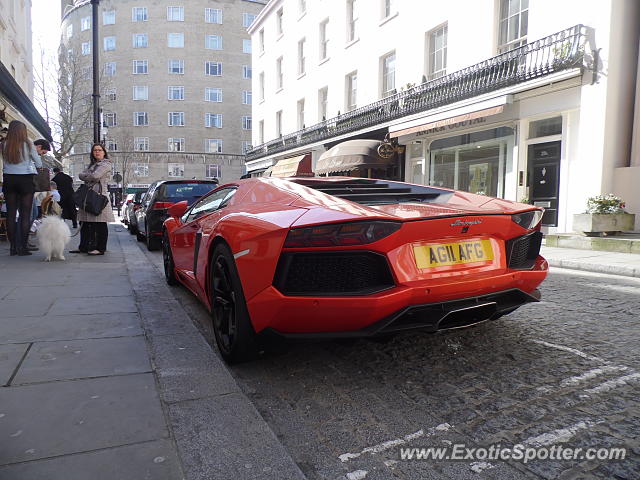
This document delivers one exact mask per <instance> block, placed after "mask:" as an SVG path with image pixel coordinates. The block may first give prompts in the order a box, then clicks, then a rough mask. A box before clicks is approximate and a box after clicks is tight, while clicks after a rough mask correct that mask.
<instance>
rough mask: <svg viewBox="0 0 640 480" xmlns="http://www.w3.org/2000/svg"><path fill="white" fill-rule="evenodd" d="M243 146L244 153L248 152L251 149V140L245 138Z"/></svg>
mask: <svg viewBox="0 0 640 480" xmlns="http://www.w3.org/2000/svg"><path fill="white" fill-rule="evenodd" d="M241 148H242V153H243V154H245V153H247V152H248V151H249V150H251V142H249V141H248V140H243V141H242V144H241Z"/></svg>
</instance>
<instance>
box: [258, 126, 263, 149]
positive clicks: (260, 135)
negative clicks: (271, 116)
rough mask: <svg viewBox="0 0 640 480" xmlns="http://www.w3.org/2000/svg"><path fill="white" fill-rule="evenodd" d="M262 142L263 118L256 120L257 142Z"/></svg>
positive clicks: (260, 143)
mask: <svg viewBox="0 0 640 480" xmlns="http://www.w3.org/2000/svg"><path fill="white" fill-rule="evenodd" d="M263 143H264V120H260V121H259V122H258V144H259V145H262V144H263Z"/></svg>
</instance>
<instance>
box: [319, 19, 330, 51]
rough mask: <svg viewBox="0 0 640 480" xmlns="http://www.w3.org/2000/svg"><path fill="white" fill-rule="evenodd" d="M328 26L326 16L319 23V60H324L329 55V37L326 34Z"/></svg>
mask: <svg viewBox="0 0 640 480" xmlns="http://www.w3.org/2000/svg"><path fill="white" fill-rule="evenodd" d="M328 27H329V19H328V18H327V19H326V20H324V21H323V22H322V23H320V55H319V56H320V60H324V59H325V58H327V57H328V56H329V37H328V36H327V32H328Z"/></svg>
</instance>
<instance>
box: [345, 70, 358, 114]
mask: <svg viewBox="0 0 640 480" xmlns="http://www.w3.org/2000/svg"><path fill="white" fill-rule="evenodd" d="M346 86H347V101H346V105H345V106H346V109H347V112H350V111H351V110H355V108H356V106H357V104H358V103H357V102H358V72H351V73H350V74H349V75H347V77H346Z"/></svg>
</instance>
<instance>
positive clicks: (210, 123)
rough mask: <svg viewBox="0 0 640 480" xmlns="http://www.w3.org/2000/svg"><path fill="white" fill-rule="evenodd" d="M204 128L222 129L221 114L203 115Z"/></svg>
mask: <svg viewBox="0 0 640 480" xmlns="http://www.w3.org/2000/svg"><path fill="white" fill-rule="evenodd" d="M204 126H205V127H207V128H222V114H221V113H205V114H204Z"/></svg>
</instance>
